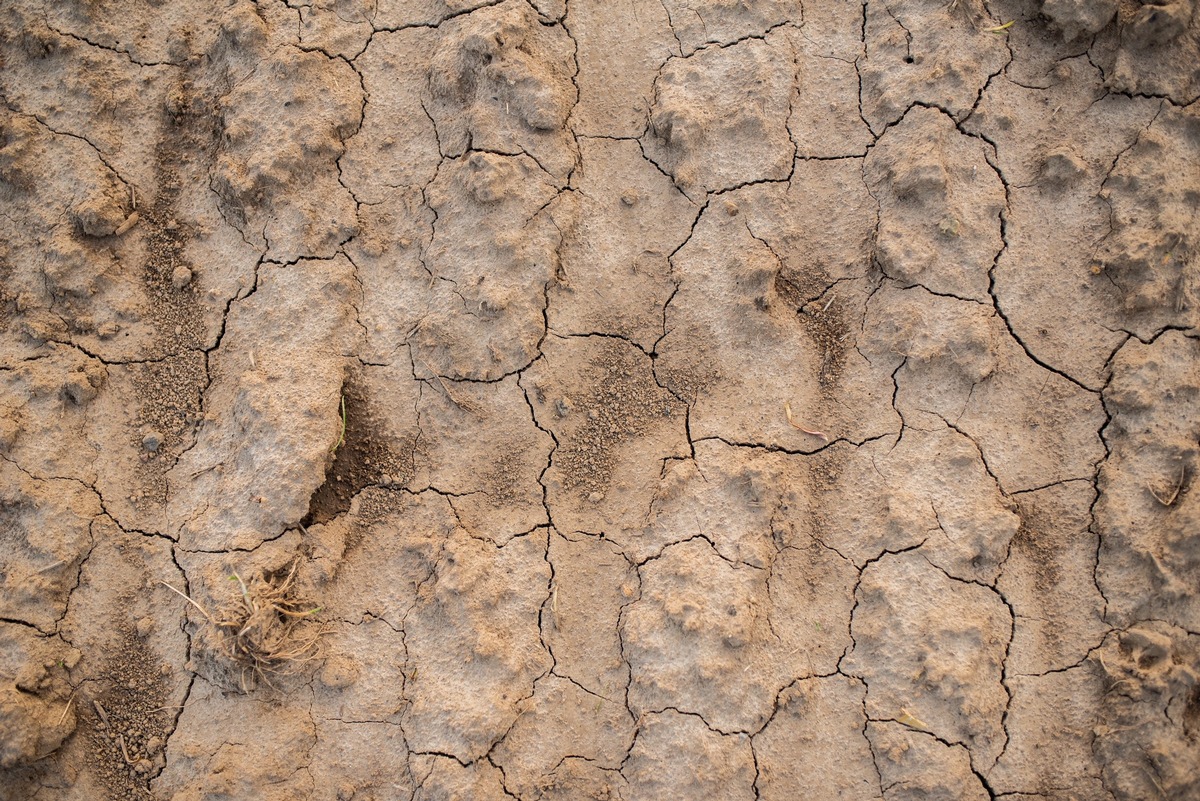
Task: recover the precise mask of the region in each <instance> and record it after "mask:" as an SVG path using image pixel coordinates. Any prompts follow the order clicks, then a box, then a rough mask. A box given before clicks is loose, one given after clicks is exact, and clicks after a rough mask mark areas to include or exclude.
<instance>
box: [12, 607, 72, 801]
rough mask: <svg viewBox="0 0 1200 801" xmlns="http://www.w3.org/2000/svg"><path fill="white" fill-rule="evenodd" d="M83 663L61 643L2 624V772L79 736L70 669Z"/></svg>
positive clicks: (56, 748) (26, 629)
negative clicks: (74, 734) (72, 702)
mask: <svg viewBox="0 0 1200 801" xmlns="http://www.w3.org/2000/svg"><path fill="white" fill-rule="evenodd" d="M78 660H79V652H78V651H76V650H75V649H74V648H72V647H70V646H68V645H67V644H65V643H64V642H62V641H61V640H58V639H56V638H49V637H46V636H44V635H41V634H39V633H38V632H36V631H34V630H32V629H30V628H28V627H27V626H24V625H17V624H16V623H14V622H9V620H7V619H6V620H4V621H3V622H0V677H2V678H0V770H8V769H10V768H15V767H21V766H25V765H29V764H31V763H34V762H36V761H38V760H39V759H43V758H45V757H46V756H49V755H50V754H52V753H54V752H55V751H56V750H58V748H59V746H61V745H62V743H63V741H64V740H66V739H67V738H68V737H69V736H71V733H72V732H73V731H75V725H76V715H75V713H74V711H73V708H72V707H71V706H70V705H69V701H70V699H71V696H72V691H71V685H70V684H69V683H68V677H67V668H68V663H69V667H71V668H74V666H75V664H76V663H77V662H78ZM8 780H9V779H7V778H6V779H5V782H6V783H7V782H8ZM13 789H16V788H15V787H14V788H13Z"/></svg>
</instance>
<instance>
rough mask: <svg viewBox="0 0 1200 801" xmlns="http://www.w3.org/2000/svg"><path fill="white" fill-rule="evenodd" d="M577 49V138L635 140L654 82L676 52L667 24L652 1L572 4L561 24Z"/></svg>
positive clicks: (575, 1) (662, 10)
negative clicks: (607, 137)
mask: <svg viewBox="0 0 1200 801" xmlns="http://www.w3.org/2000/svg"><path fill="white" fill-rule="evenodd" d="M563 24H564V25H565V26H566V28H567V30H568V31H570V33H571V36H572V37H573V38H574V39H575V41H576V43H577V49H576V53H575V57H576V60H577V61H578V63H579V74H578V75H577V76H576V78H575V81H576V84H577V85H578V86H579V102H578V104H576V106H575V108H574V109H573V110H572V111H571V130H573V131H574V132H575V134H576V135H577V136H581V137H586V136H622V137H636V136H639V135H640V134H641V133H642V131H643V130H645V127H646V117H647V115H648V114H649V113H650V108H649V106H648V105H647V99H648V98H649V97H650V96H651V95H652V94H653V91H654V89H653V87H654V78H655V76H656V75H658V71H659V69H660V68H661V67H662V65H663V64H664V63H665V62H666V60H667V59H668V58H669V57H670V56H671V55H673V54H676V53H677V52H678V44H677V43H676V41H675V38H674V37H673V36H672V35H671V23H670V18H669V17H668V15H667V10H666V8H665V7H664V6H663V4H662V3H659V2H656V0H572V2H571V3H570V7H569V8H568V10H567V16H566V19H565V21H564V23H563Z"/></svg>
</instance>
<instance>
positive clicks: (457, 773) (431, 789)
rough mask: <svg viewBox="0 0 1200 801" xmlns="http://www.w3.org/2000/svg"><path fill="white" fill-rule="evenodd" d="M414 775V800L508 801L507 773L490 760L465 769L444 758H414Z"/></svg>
mask: <svg viewBox="0 0 1200 801" xmlns="http://www.w3.org/2000/svg"><path fill="white" fill-rule="evenodd" d="M412 764H413V768H412V772H413V777H414V778H415V780H416V785H417V789H416V793H414V795H413V797H412V798H413V801H459V799H467V798H469V799H472V801H476V800H477V801H508V799H511V798H512V796H511V795H510V794H508V793H507V792H506V791H505V788H504V773H503V772H501V770H500V769H499V768H497V767H496V766H495V765H493V764H492V763H491V762H488V761H487V760H483V759H481V760H478V761H475V762H472V763H471V765H470V766H464V765H462V764H460V763H459V762H458V761H456V760H454V759H451V758H449V757H444V756H429V755H424V754H418V755H414V756H413V758H412Z"/></svg>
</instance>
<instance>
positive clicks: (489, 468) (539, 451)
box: [412, 376, 554, 545]
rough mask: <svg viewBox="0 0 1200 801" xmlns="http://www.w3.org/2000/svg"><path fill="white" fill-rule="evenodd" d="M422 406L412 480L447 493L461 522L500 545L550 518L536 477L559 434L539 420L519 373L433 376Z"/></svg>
mask: <svg viewBox="0 0 1200 801" xmlns="http://www.w3.org/2000/svg"><path fill="white" fill-rule="evenodd" d="M417 414H418V416H419V419H420V423H421V426H420V433H421V437H422V446H421V448H420V450H419V452H418V453H417V454H416V456H415V460H416V465H417V474H416V476H415V477H414V479H413V481H412V485H413V487H414V488H419V487H423V486H430V487H436V488H437V491H438V492H445V493H449V494H450V496H451V497H450V499H449V500H450V504H451V505H452V506H453V507H454V510H455V512H456V513H457V514H458V516H459V520H460V521H461V523H462V525H463V527H464V528H465V529H466V530H467V531H469V532H471V533H472V534H476V535H478V536H481V537H486V538H487V539H490V540H493V541H495V542H496V543H497V544H499V545H503V544H504V543H506V542H508V540H509V539H511V538H512V537H514V536H516V535H518V534H522V533H524V532H527V531H531V530H532V529H533V528H534V527H536V526H543V525H548V524H549V523H550V520H549V518H548V516H547V512H546V507H545V506H544V505H543V504H542V485H541V483H539V481H538V479H539V478H540V477H541V475H542V471H543V470H545V469H546V466H547V465H548V464H549V463H550V452H551V451H552V450H553V448H554V440H553V439H551V437H550V435H549V434H547V433H546V432H545V431H543V430H541V429H539V428H538V427H537V425H536V423H534V421H533V418H532V416H531V415H530V413H529V404H528V403H527V402H526V400H525V393H524V392H523V391H522V390H521V387H520V386H518V385H517V377H516V376H509V377H508V378H505V379H504V380H502V381H500V382H498V383H494V384H477V383H472V382H458V383H455V382H450V381H445V380H441V381H439V380H438V379H436V378H435V379H432V380H430V381H427V382H426V383H425V384H424V386H423V387H422V388H421V396H420V400H419V401H418V402H417Z"/></svg>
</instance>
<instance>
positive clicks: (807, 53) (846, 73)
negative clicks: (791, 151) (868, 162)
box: [787, 31, 874, 159]
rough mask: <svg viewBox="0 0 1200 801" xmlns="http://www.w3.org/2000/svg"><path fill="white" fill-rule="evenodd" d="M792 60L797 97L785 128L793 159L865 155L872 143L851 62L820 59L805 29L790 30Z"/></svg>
mask: <svg viewBox="0 0 1200 801" xmlns="http://www.w3.org/2000/svg"><path fill="white" fill-rule="evenodd" d="M787 35H788V36H789V37H790V38H791V40H792V47H793V48H794V51H795V56H794V58H795V62H796V95H795V98H794V100H793V105H792V115H791V120H790V121H789V123H788V130H790V131H791V134H792V140H793V141H794V142H795V143H796V156H797V158H801V159H809V158H844V157H846V156H864V155H866V153H867V148H868V147H869V146H870V145H871V144H873V143H874V137H873V136H872V134H871V129H870V127H868V126H867V123H866V121H865V120H864V119H863V118H862V117H861V116H859V113H858V70H856V69H855V66H854V62H853V61H852V60H843V59H841V58H836V57H831V56H827V55H822V54H821V52H820V48H819V47H818V46H816V45H814V44H813V43H812V41H811V40H810V39H809V38H808V36H807V34H806V33H805V32H804V31H789V32H788V33H787Z"/></svg>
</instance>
